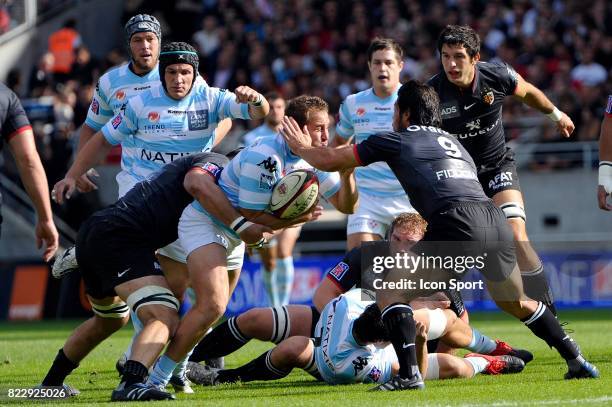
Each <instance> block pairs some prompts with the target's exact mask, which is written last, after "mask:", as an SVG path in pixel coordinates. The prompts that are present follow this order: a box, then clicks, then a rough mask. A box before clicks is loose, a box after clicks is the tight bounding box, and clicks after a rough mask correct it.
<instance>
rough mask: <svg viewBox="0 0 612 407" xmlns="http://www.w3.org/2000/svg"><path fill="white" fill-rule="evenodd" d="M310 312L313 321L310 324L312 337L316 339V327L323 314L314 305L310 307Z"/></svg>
mask: <svg viewBox="0 0 612 407" xmlns="http://www.w3.org/2000/svg"><path fill="white" fill-rule="evenodd" d="M310 311H311V312H312V319H311V322H310V337H311V338H314V337H315V327H316V326H317V323H318V322H319V318H320V317H321V313H320V312H319V310H318V309H317V307H315V306H314V305H311V306H310Z"/></svg>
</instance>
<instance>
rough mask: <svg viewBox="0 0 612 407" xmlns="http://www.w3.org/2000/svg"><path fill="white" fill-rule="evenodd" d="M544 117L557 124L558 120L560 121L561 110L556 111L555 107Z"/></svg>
mask: <svg viewBox="0 0 612 407" xmlns="http://www.w3.org/2000/svg"><path fill="white" fill-rule="evenodd" d="M546 117H548V118H549V119H550V120H552V121H553V122H558V121H559V120H561V110H559V109H557V107H556V106H555V108H554V109H553V111H552V112H550V113H548V114H547V115H546Z"/></svg>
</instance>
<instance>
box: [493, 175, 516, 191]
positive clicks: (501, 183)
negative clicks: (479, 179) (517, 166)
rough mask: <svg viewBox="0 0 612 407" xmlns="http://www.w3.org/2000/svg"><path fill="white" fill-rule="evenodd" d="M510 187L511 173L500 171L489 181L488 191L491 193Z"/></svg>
mask: <svg viewBox="0 0 612 407" xmlns="http://www.w3.org/2000/svg"><path fill="white" fill-rule="evenodd" d="M509 186H512V172H511V171H502V172H500V173H499V174H496V175H495V177H493V178H492V179H491V180H489V189H490V190H491V191H496V190H498V189H500V188H503V187H509Z"/></svg>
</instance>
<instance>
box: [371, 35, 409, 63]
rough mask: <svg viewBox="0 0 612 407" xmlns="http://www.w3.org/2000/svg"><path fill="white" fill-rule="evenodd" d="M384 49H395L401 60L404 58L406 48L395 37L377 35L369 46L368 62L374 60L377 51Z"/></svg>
mask: <svg viewBox="0 0 612 407" xmlns="http://www.w3.org/2000/svg"><path fill="white" fill-rule="evenodd" d="M384 49H389V50H391V51H394V52H395V55H397V59H398V60H399V61H402V60H403V59H404V50H403V49H402V47H401V45H399V44H398V43H397V42H396V41H395V40H394V39H393V38H381V37H376V38H374V39H373V40H372V42H371V43H370V46H369V47H368V62H370V61H372V55H374V53H375V52H376V51H380V50H384Z"/></svg>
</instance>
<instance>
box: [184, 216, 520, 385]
mask: <svg viewBox="0 0 612 407" xmlns="http://www.w3.org/2000/svg"><path fill="white" fill-rule="evenodd" d="M425 227H426V223H425V221H424V220H423V219H422V218H421V217H420V216H419V215H418V214H415V213H403V214H400V215H399V216H398V217H396V218H395V219H394V221H393V222H392V224H391V229H390V231H389V233H390V236H391V237H390V241H391V242H396V243H399V242H403V243H404V244H403V247H404V248H407V247H409V246H410V245H412V244H414V243H416V242H417V241H419V240H420V239H421V238H422V236H423V234H424V233H425ZM379 243H380V242H376V243H373V244H377V245H379ZM381 246H382V245H381ZM362 248H363V246H361V247H356V248H355V249H353V250H351V251H350V252H349V253H347V255H346V256H345V257H344V258H343V259H342V261H340V262H339V263H338V264H337V265H336V266H334V267H332V268H331V269H330V270H329V272H328V273H327V274H326V277H325V278H324V279H323V281H322V282H321V283H320V284H319V287H317V290H316V291H315V294H314V298H316V299H317V300H316V301H314V302H315V305H316V307H308V306H305V305H290V306H283V307H276V308H253V309H251V310H249V311H247V312H245V313H243V314H241V315H239V316H237V317H231V318H229V319H228V320H226V321H225V322H223V323H222V324H220V325H218V326H217V327H216V328H215V329H213V331H212V332H211V333H210V334H208V335H207V336H206V337H204V339H202V341H201V342H200V343H199V344H198V345H197V346H196V347H195V349H194V352H193V353H192V355H191V356H190V358H189V360H190V362H200V361H202V360H205V359H211V358H218V357H222V356H226V355H229V354H230V353H232V352H235V351H236V350H238V349H240V348H241V347H242V346H244V345H245V344H246V343H248V342H249V341H250V340H251V339H259V340H262V341H271V342H273V343H276V344H278V343H280V342H281V341H283V340H285V339H287V338H289V337H292V336H306V337H311V338H312V337H314V336H315V325H316V324H317V322H318V320H319V316H320V310H322V309H323V307H324V306H325V305H326V304H327V303H329V302H330V301H331V300H333V299H334V298H336V297H338V296H340V295H341V294H343V293H345V292H347V291H349V290H350V289H352V288H355V287H360V286H361V284H360V280H361V271H362V269H361V264H362V260H361V256H362ZM448 296H449V297H450V298H451V300H452V301H448V298H447V297H446V296H442V301H436V298H426V299H417V300H415V301H412V302H411V306H412V307H413V308H414V309H418V308H430V309H432V310H435V309H436V308H444V309H446V308H450V309H451V310H452V312H450V313H448V312H447V313H443V314H441V313H440V312H436V313H435V314H434V315H433V317H432V316H430V313H429V312H427V311H425V310H423V311H420V312H417V313H415V319H417V320H418V319H419V318H421V320H422V321H424V322H426V323H428V324H429V322H427V321H430V320H431V319H433V318H434V317H435V318H436V322H435V323H434V325H435V326H437V327H439V328H436V330H437V331H440V332H444V335H446V334H448V338H449V339H448V341H444V340H443V341H442V342H441V343H440V345H439V347H438V349H439V351H440V352H443V351H446V352H448V351H449V350H450V349H454V347H451V346H449V345H457V347H460V348H464V347H465V348H468V349H471V350H478V351H479V352H480V353H492V354H496V355H501V354H511V355H514V356H516V355H521V357H522V358H523V359H524V360H525V361H526V362H528V361H530V360H531V356H529V355H526V354H525V353H524V352H523V353H521V352H522V351H520V350H514V349H513V348H512V347H510V346H509V345H508V344H506V343H505V342H503V341H499V340H496V341H493V340H491V339H488V338H487V337H486V336H484V335H482V334H481V333H479V332H478V331H476V330H473V331H470V332H471V333H470V332H466V329H464V330H463V333H459V334H457V333H456V332H457V330H459V332H461V330H460V329H459V328H458V327H460V326H462V325H463V327H464V328H465V327H466V326H467V324H468V323H469V322H468V318H467V311H466V310H465V307H464V305H463V301H462V299H461V296H460V294H459V293H454V295H450V294H448ZM319 304H323V305H321V306H319ZM417 314H418V316H416V315H417ZM458 317H459V318H461V319H462V320H463V321H462V322H465V324H462V325H460V323H458V322H456V320H457V318H458ZM455 324H457V325H455ZM453 326H455V327H457V329H455V330H454V331H452V332H451V329H452V327H453ZM444 327H446V328H444ZM468 328H469V327H468ZM449 332H451V333H449ZM457 335H463V339H457ZM439 336H443V335H439ZM461 340H463V342H461ZM458 341H459V343H457V342H458ZM437 342H438V341H437V340H432V341H430V343H429V344H428V345H430V346H431V348H432V349H436V347H437V346H436V345H438V343H437ZM471 346H472V347H471ZM473 346H476V348H473ZM201 371H202V367H200V366H198V365H195V364H194V363H190V364H189V366H188V373H187V376H188V378H189V379H190V380H192V381H193V380H194V379H195V380H196V382H197V380H198V375H199V372H201Z"/></svg>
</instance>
